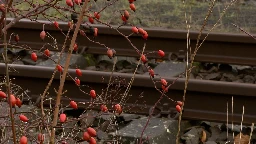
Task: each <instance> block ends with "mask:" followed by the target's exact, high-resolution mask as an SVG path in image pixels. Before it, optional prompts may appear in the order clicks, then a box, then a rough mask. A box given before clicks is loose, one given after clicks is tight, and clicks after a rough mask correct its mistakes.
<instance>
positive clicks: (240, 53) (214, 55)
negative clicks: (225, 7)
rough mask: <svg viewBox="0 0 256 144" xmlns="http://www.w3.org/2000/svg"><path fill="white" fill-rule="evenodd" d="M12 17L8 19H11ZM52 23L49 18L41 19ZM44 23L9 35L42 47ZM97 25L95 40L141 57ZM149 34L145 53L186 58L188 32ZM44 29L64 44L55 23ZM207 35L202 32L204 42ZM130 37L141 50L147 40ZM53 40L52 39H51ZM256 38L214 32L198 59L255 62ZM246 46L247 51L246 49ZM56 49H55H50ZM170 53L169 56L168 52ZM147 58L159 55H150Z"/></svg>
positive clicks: (91, 46) (193, 35)
mask: <svg viewBox="0 0 256 144" xmlns="http://www.w3.org/2000/svg"><path fill="white" fill-rule="evenodd" d="M11 20H12V19H8V22H10V21H11ZM39 22H42V23H49V22H48V21H39ZM42 23H35V22H31V21H30V20H20V21H19V23H17V24H15V25H14V26H13V27H12V28H11V29H10V30H9V35H10V34H11V33H12V32H14V33H18V34H19V36H20V44H27V45H29V46H30V47H32V48H33V49H40V48H41V47H42V45H43V44H44V43H45V42H43V41H41V39H40V38H39V34H40V32H41V31H42V29H43V26H42ZM93 26H95V27H97V28H98V30H99V35H98V37H97V38H96V41H99V42H101V43H104V44H105V45H107V46H108V47H110V48H114V49H115V50H116V51H117V55H122V56H136V57H137V56H138V54H137V52H136V51H135V50H134V49H133V48H132V46H131V45H130V44H129V42H128V41H127V40H126V39H125V38H124V37H122V36H120V34H118V33H117V32H116V31H115V30H113V29H112V30H111V29H110V28H108V27H106V26H102V25H93ZM59 27H60V28H61V29H62V30H63V32H67V30H68V26H67V23H66V22H59ZM145 30H146V31H147V32H148V34H149V38H148V40H147V48H146V49H145V52H152V51H155V50H158V49H162V50H164V51H165V52H166V54H167V55H166V57H165V58H166V59H167V58H168V57H169V56H173V57H179V58H185V53H184V51H186V43H187V39H186V37H187V31H185V30H184V31H182V30H166V29H146V28H145ZM45 31H48V32H49V33H50V34H51V35H52V36H54V37H55V38H56V39H57V42H58V44H60V46H62V44H63V43H64V39H65V37H64V35H63V34H61V33H60V31H59V30H56V28H54V26H53V25H45ZM119 31H120V32H122V33H124V34H126V35H129V34H131V28H130V27H121V28H119ZM206 35H207V33H202V36H201V39H200V40H201V41H202V40H203V38H204V37H205V36H206ZM197 37H198V32H193V31H192V32H190V40H191V42H190V43H191V46H192V51H193V48H194V47H195V45H196V41H197ZM130 40H131V41H132V43H133V44H134V45H135V46H136V47H137V48H139V49H141V50H142V47H143V44H144V41H143V39H142V38H141V37H140V36H131V37H130ZM49 42H51V41H49ZM77 43H78V45H79V47H87V48H88V50H87V51H86V52H87V53H92V54H106V49H105V48H104V47H102V46H100V45H97V44H95V43H92V42H90V41H88V40H87V39H86V38H84V37H81V36H80V37H78V39H77ZM255 44H256V41H255V40H254V39H253V38H251V37H249V36H247V35H245V34H227V33H211V34H210V35H209V36H208V37H207V40H206V41H205V42H204V44H203V45H202V46H201V48H200V50H199V51H198V53H197V56H196V58H195V61H198V62H213V63H226V64H241V65H256V57H255V55H254V54H255V52H256V49H255ZM245 49H246V50H245ZM51 50H55V49H51ZM168 54H169V55H168ZM148 57H157V55H154V54H150V55H148Z"/></svg>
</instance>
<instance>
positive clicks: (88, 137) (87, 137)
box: [83, 132, 91, 141]
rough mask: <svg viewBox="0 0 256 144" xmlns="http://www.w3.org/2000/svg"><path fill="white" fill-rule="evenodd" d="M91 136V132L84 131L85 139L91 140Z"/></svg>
mask: <svg viewBox="0 0 256 144" xmlns="http://www.w3.org/2000/svg"><path fill="white" fill-rule="evenodd" d="M90 138H91V136H90V135H89V133H88V132H84V134H83V139H84V140H85V141H89V140H90Z"/></svg>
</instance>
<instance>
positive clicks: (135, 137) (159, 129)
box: [110, 117, 177, 144]
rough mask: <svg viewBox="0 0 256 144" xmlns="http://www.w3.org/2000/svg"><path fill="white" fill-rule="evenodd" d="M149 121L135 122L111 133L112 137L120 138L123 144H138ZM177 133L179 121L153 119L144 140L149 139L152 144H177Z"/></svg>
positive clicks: (145, 119)
mask: <svg viewBox="0 0 256 144" xmlns="http://www.w3.org/2000/svg"><path fill="white" fill-rule="evenodd" d="M147 120H148V118H147V117H144V118H141V119H136V120H133V121H132V122H131V123H130V124H129V125H127V126H126V127H124V128H122V129H120V130H118V131H117V132H113V133H110V135H111V136H115V137H120V140H121V143H122V144H132V143H137V142H138V141H139V140H140V137H141V132H142V130H143V128H144V127H145V124H146V122H147ZM176 133H177V121H175V120H169V119H162V118H151V119H150V121H149V124H148V126H147V128H146V130H145V132H144V135H143V137H142V138H143V139H144V140H145V139H147V138H148V143H150V144H173V143H175V139H176Z"/></svg>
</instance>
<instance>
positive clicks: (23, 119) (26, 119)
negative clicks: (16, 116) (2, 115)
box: [20, 114, 28, 122]
mask: <svg viewBox="0 0 256 144" xmlns="http://www.w3.org/2000/svg"><path fill="white" fill-rule="evenodd" d="M20 120H21V121H23V122H28V118H27V117H26V116H24V115H22V114H21V115H20Z"/></svg>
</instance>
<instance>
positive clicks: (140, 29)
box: [138, 28, 146, 35]
mask: <svg viewBox="0 0 256 144" xmlns="http://www.w3.org/2000/svg"><path fill="white" fill-rule="evenodd" d="M138 31H139V33H140V34H142V35H144V34H145V32H146V31H145V30H144V29H142V28H138Z"/></svg>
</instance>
